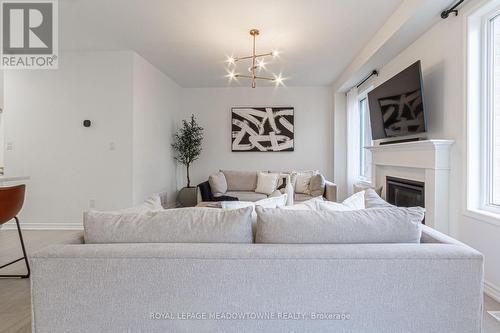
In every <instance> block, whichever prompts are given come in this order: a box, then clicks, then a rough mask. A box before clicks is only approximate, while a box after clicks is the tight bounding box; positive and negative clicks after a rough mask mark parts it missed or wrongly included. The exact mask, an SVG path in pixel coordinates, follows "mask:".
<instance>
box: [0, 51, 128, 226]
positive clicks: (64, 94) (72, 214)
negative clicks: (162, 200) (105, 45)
mask: <svg viewBox="0 0 500 333" xmlns="http://www.w3.org/2000/svg"><path fill="white" fill-rule="evenodd" d="M131 68H132V57H131V53H130V52H110V53H105V52H99V53H66V54H61V56H60V62H59V69H58V70H50V71H49V70H32V71H30V70H22V71H21V70H20V71H8V72H6V73H5V79H6V84H5V88H6V89H5V132H6V142H11V143H12V145H13V150H12V151H6V152H5V166H6V168H5V171H6V173H7V174H11V175H28V176H30V177H31V180H30V181H28V182H27V196H26V202H25V206H24V209H23V210H22V213H21V219H22V220H23V222H24V223H25V226H28V224H29V223H35V224H38V223H43V224H46V225H52V224H59V225H70V224H72V225H74V224H78V223H81V215H82V211H83V210H84V209H86V208H88V207H89V200H95V206H96V208H106V209H115V208H120V207H127V206H129V205H130V204H131V203H132V184H131V182H130V181H129V180H130V179H131V177H132V165H131V163H130V162H129V161H131V158H132V136H131V133H132V71H131ZM84 119H90V120H91V121H92V123H93V124H92V127H90V128H84V127H83V125H82V122H83V120H84ZM111 142H113V143H114V144H115V150H110V149H109V148H110V147H109V145H110V143H111Z"/></svg>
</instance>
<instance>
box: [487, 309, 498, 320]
mask: <svg viewBox="0 0 500 333" xmlns="http://www.w3.org/2000/svg"><path fill="white" fill-rule="evenodd" d="M488 313H489V314H490V315H492V316H493V318H495V319H496V320H498V321H500V311H488Z"/></svg>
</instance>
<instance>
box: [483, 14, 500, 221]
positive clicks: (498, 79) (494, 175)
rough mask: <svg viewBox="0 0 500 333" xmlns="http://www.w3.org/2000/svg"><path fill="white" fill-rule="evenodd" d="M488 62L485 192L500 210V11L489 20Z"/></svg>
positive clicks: (489, 202)
mask: <svg viewBox="0 0 500 333" xmlns="http://www.w3.org/2000/svg"><path fill="white" fill-rule="evenodd" d="M486 29H487V31H488V33H487V36H488V37H487V40H486V43H487V45H486V49H487V53H488V55H487V59H488V60H487V65H486V77H487V84H486V86H487V88H486V94H485V96H486V102H485V103H484V105H485V115H484V120H485V121H484V125H485V127H486V128H485V131H484V133H485V135H486V140H485V141H486V144H485V145H484V147H485V149H486V151H485V153H486V154H485V157H486V158H485V161H487V163H486V166H485V169H486V172H485V183H486V186H485V195H484V199H485V200H484V204H485V206H486V208H490V209H493V210H497V209H498V210H499V212H500V13H494V14H493V16H492V17H490V18H489V19H488V21H487V22H486Z"/></svg>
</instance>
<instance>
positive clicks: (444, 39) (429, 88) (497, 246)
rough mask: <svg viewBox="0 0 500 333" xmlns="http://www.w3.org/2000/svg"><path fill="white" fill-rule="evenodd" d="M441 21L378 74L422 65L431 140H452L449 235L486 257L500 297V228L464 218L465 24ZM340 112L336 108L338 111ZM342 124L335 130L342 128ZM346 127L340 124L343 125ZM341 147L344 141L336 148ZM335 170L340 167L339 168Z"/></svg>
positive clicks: (488, 278)
mask: <svg viewBox="0 0 500 333" xmlns="http://www.w3.org/2000/svg"><path fill="white" fill-rule="evenodd" d="M478 2H479V1H477V0H474V1H471V2H469V3H468V5H467V6H466V8H464V9H462V10H461V11H460V15H459V16H458V17H454V16H450V17H449V18H448V19H446V20H442V21H440V22H439V23H438V24H436V25H435V26H434V27H432V28H431V29H430V30H429V31H427V32H426V33H425V34H423V35H422V36H421V37H420V38H418V39H417V40H416V41H415V42H414V43H413V44H412V45H410V46H409V47H408V48H407V49H406V50H404V51H403V52H401V53H400V54H399V55H398V56H397V57H395V58H394V59H392V60H391V61H390V62H389V63H387V64H386V65H385V66H384V67H383V68H381V69H380V75H379V77H378V78H376V79H375V80H373V81H372V82H373V83H374V84H375V85H378V84H380V83H382V82H384V81H385V80H387V79H389V78H390V77H391V76H393V75H394V74H397V73H398V72H399V71H401V70H402V69H404V68H406V67H407V66H409V65H410V64H412V63H413V62H415V61H417V60H421V61H422V71H423V81H424V98H425V104H426V107H427V112H428V124H429V135H428V136H429V138H434V139H453V140H455V144H454V145H453V147H452V151H451V165H452V169H451V175H450V179H451V182H450V193H451V195H450V234H451V235H452V236H455V237H458V238H459V239H460V240H462V241H463V242H465V243H467V244H469V245H471V246H472V247H474V248H476V249H478V250H479V251H481V252H482V253H483V254H485V256H486V264H485V270H486V281H487V283H489V284H490V285H492V286H493V287H494V288H495V286H496V288H498V292H500V261H499V260H498V254H499V253H500V241H499V240H500V227H498V226H494V225H491V224H488V223H486V222H485V221H479V220H475V219H471V218H469V217H467V216H464V215H463V204H464V198H465V195H464V190H465V181H466V173H465V172H466V171H465V170H464V168H463V165H464V163H465V161H464V159H465V148H466V145H465V128H466V124H465V122H464V119H465V112H466V109H465V98H464V95H465V80H466V78H465V74H464V73H465V66H466V63H465V54H464V50H465V49H464V45H465V25H464V18H463V13H464V12H466V11H467V10H468V8H471V7H472V6H475V5H477V3H478ZM337 111H338V112H341V111H342V109H341V108H338V109H336V112H337ZM338 126H339V125H337V128H338ZM340 126H342V125H340ZM337 144H339V145H341V143H340V142H338V143H336V146H337ZM336 167H337V164H336Z"/></svg>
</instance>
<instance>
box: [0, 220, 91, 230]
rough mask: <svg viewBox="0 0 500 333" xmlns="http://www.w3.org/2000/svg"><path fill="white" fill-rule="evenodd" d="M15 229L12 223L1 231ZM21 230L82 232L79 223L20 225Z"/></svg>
mask: <svg viewBox="0 0 500 333" xmlns="http://www.w3.org/2000/svg"><path fill="white" fill-rule="evenodd" d="M14 229H17V227H16V224H15V223H14V222H8V223H6V224H4V225H3V227H2V229H1V230H14ZM21 229H23V230H83V225H82V224H81V223H21Z"/></svg>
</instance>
